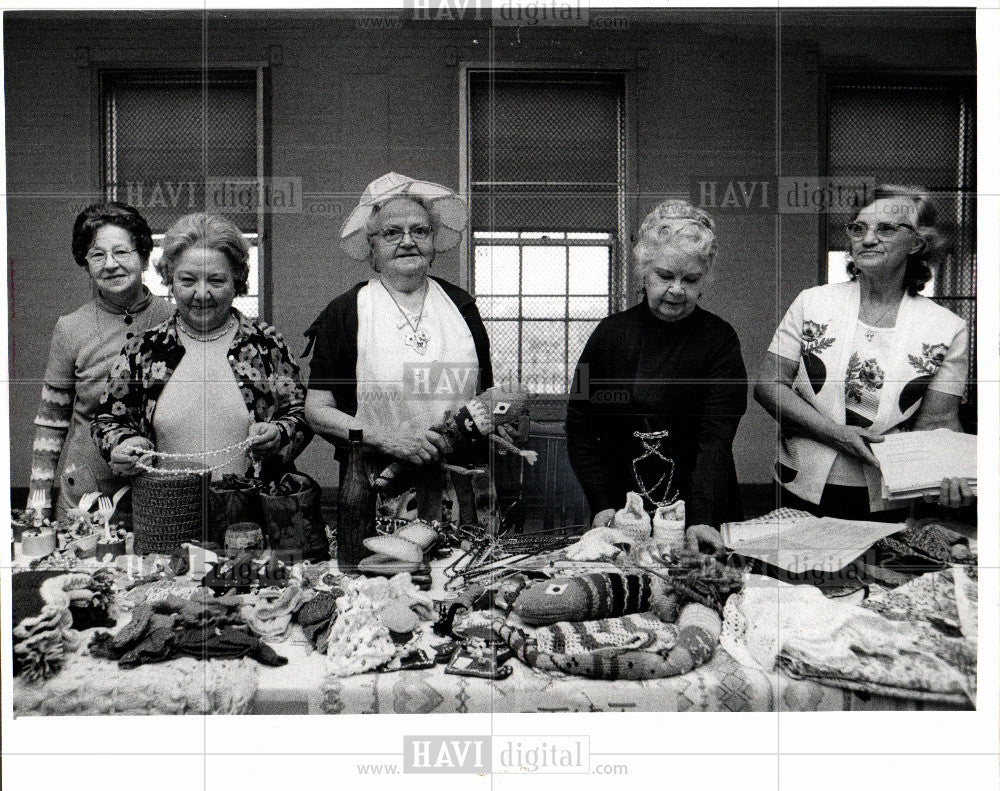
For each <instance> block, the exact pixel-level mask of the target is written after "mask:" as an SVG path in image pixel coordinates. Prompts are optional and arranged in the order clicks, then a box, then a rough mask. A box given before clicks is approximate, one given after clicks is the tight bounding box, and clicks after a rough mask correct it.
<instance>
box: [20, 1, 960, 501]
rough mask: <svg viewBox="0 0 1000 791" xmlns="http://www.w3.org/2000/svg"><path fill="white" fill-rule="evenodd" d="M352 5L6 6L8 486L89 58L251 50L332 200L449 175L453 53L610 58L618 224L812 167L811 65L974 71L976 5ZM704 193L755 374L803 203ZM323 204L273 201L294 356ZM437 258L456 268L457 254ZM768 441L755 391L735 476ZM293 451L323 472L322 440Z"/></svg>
mask: <svg viewBox="0 0 1000 791" xmlns="http://www.w3.org/2000/svg"><path fill="white" fill-rule="evenodd" d="M371 13H373V12H366V11H357V12H349V11H338V12H332V11H331V12H326V13H320V12H225V13H222V12H218V13H211V14H208V15H202V14H197V13H192V14H187V13H180V12H172V13H166V12H158V13H86V14H83V13H81V14H29V13H13V12H8V13H6V14H5V16H4V52H5V90H6V113H7V115H6V134H7V179H8V183H7V201H8V202H7V207H8V218H7V220H8V239H7V253H8V264H9V270H8V274H9V287H10V317H9V320H10V348H9V361H10V378H11V384H10V388H11V482H12V484H13V485H15V486H25V485H26V484H27V480H28V472H29V469H28V468H29V461H30V454H31V440H32V436H33V426H32V419H33V418H34V415H35V411H36V408H37V403H38V396H39V392H40V387H41V376H42V374H43V372H44V369H45V362H46V358H47V354H48V344H49V338H50V336H51V332H52V328H53V326H54V324H55V321H56V318H57V317H58V316H59V315H61V314H64V313H68V312H70V311H71V310H73V309H75V308H76V307H77V306H78V305H80V304H81V303H83V302H84V301H86V300H87V299H88V295H89V290H88V280H87V277H86V275H85V273H84V272H82V271H79V270H78V268H77V267H76V265H75V264H74V263H73V261H72V258H71V256H70V251H69V246H70V235H71V226H72V222H73V219H74V217H75V216H76V213H77V212H78V211H79V210H80V209H81V208H82V207H83V206H85V205H87V204H88V203H90V202H92V201H94V200H99V199H101V198H102V197H103V196H102V194H101V181H100V178H101V146H100V123H99V105H98V95H97V74H98V71H99V69H101V68H108V67H165V68H170V67H174V68H176V67H195V68H198V67H201V66H202V65H204V66H207V67H209V68H211V67H213V66H235V65H245V66H250V67H256V66H258V65H264V66H266V67H267V70H266V78H267V82H268V96H269V100H268V114H267V120H266V123H267V127H268V129H267V134H268V138H269V143H270V144H269V148H268V151H267V154H268V157H269V162H268V168H267V169H268V171H269V173H270V175H273V176H292V177H300V178H301V179H302V183H303V190H304V192H305V193H306V194H307V195H308V194H313V195H319V196H326V198H320V199H321V200H325V201H326V202H329V203H331V204H337V203H339V204H340V206H341V208H342V209H343V210H346V211H349V210H350V209H351V208H352V207H353V205H354V203H356V201H357V198H358V196H359V195H360V192H361V190H362V189H363V188H364V186H365V185H366V184H367V183H368V182H369V181H370V180H371V179H373V178H374V177H376V176H378V175H381V174H383V173H385V172H387V171H390V170H395V171H397V172H400V173H405V174H408V175H413V176H418V177H421V178H424V179H428V180H431V181H438V182H441V183H444V184H448V185H452V186H455V187H457V186H458V184H459V180H460V173H461V162H460V152H459V141H460V129H461V119H460V105H459V100H460V97H459V94H460V84H461V83H460V73H461V65H462V64H464V63H468V64H477V65H485V64H488V63H490V62H492V63H495V64H497V65H499V66H504V65H526V64H527V65H530V64H535V65H538V66H540V67H541V66H551V67H562V68H581V67H582V68H607V69H618V70H622V71H624V72H626V74H627V76H628V85H629V90H628V99H627V102H628V118H627V124H628V130H629V148H628V165H629V174H630V175H629V188H630V191H631V195H630V200H629V216H628V225H629V228H630V229H631V230H632V231H633V232H634V230H635V229H636V228H637V227H638V224H639V222H641V219H642V216H644V214H645V213H646V212H647V211H648V210H649V209H651V208H652V207H653V206H654V205H656V203H658V202H659V200H661V199H662V198H663V197H665V196H667V195H671V194H683V195H686V196H691V197H694V198H696V199H697V197H698V193H697V187H696V185H697V184H698V183H699V182H701V181H717V182H722V183H723V184H724V183H727V182H729V181H734V180H741V179H742V180H748V181H749V180H755V179H760V178H770V179H773V178H774V177H775V176H776V175H778V174H782V175H805V176H810V175H817V174H819V173H820V169H821V167H822V162H823V151H822V148H821V144H822V143H821V141H822V135H821V132H822V128H821V111H822V93H823V84H824V77H825V75H827V74H828V73H831V72H839V71H859V72H918V73H956V72H962V73H971V72H972V71H973V70H974V68H975V22H974V13H973V12H972V11H969V10H959V9H955V10H943V11H942V10H929V9H917V10H907V9H888V10H870V9H862V8H854V9H850V10H849V11H838V10H833V11H813V10H808V9H796V10H788V11H782V12H781V13H780V14H778V13H777V12H775V11H773V10H771V11H767V10H760V11H756V10H739V11H731V10H725V9H714V10H711V9H706V10H676V11H667V10H662V11H657V10H650V9H645V10H641V11H640V10H629V9H614V10H611V11H608V12H607V14H608V15H609V16H612V17H614V18H617V19H624V20H626V23H627V25H628V27H627V29H625V30H615V29H609V28H606V29H598V28H588V27H541V26H536V27H533V28H525V27H522V28H514V27H492V26H491V25H490V24H489V22H488V21H484V20H476V19H466V20H460V21H450V22H442V21H437V22H435V21H414V20H412V19H404V18H402V14H403V13H404V12H402V11H400V12H396V15H394V14H393V13H392V12H378V16H380V17H385V18H388V19H390V20H391V21H390V23H388V27H385V26H383V27H380V28H379V29H363V27H362V25H365V24H370V23H367V22H364V21H363V20H366V19H368V18H369V17H370V15H371ZM600 15H601V12H600V11H598V10H596V9H591V17H592V18H593V17H595V16H600ZM203 56H204V57H205V58H207V60H204V61H203ZM307 203H308V201H307ZM709 210H710V211H712V212H713V213H714V215H715V217H716V220H717V226H718V237H719V246H720V253H719V258H718V264H717V276H716V278H715V282H714V284H713V285H712V287H711V289H710V290H709V291H708V293H707V294H706V297H705V298H704V300H703V304H704V306H705V307H706V308H708V309H709V310H712V311H714V312H716V313H718V314H719V315H721V316H722V317H723V318H725V319H727V320H728V321H729V322H730V323H731V324H732V325H733V326H734V327H735V329H736V331H737V333H738V334H739V336H740V339H741V341H742V344H743V354H744V358H745V360H746V362H747V366H748V368H749V369H750V371H751V373H753V372H754V371H755V370H756V368H757V366H758V365H759V362H760V359H761V357H762V355H763V352H764V350H765V348H766V346H767V344H768V342H769V340H770V338H771V334H772V333H773V331H774V327H775V325H776V324H777V322H778V320H779V319H780V317H781V315H782V314H783V312H784V310H785V308H786V307H787V305H788V304H789V303H790V301H791V299H792V298H793V297H794V296H795V294H796V293H797V292H798V291H800V290H801V289H803V288H805V287H808V286H812V285H816V284H817V283H818V282H820V261H821V251H820V249H819V221H818V219H817V218H816V217H815V216H811V215H781V216H780V217H779V216H776V215H775V213H774V210H773V208H770V209H769V208H766V207H764V208H762V207H760V206H751V207H749V208H745V207H744V208H719V209H712V208H710V209H709ZM342 221H343V215H342V214H340V215H338V214H337V213H336V212H335V211H332V212H324V213H309V212H303V213H298V214H274V215H271V217H270V239H269V240H265V244H269V246H270V252H271V259H272V267H271V277H270V280H271V284H272V289H273V291H272V295H273V296H272V304H273V312H272V315H271V318H272V320H273V322H274V323H275V324H277V326H278V327H279V328H280V329H281V330H282V331H283V332H284V334H285V336H286V339H287V340H288V341H289V342H290V345H291V347H292V349H293V351H295V352H296V353H298V352H300V351H301V349H302V347H303V345H304V343H303V340H302V335H301V333H302V332H303V330H305V328H306V327H307V326H308V325H309V324H310V323H311V322H312V320H313V319H314V318H315V316H316V315H317V313H318V312H319V311H320V310H321V309H322V308H323V307H324V306H325V305H326V303H327V302H328V301H329V300H330V299H331V298H332V297H334V296H336V295H337V294H339V293H341V292H343V291H344V290H345V289H347V288H348V287H350V286H351V285H353V284H354V283H355V282H357V281H359V280H362V279H365V278H367V277H368V276H369V272H368V270H367V268H366V266H365V265H363V264H359V263H356V262H351V261H349V260H348V259H345V258H344V256H342V255H341V254H340V253H339V252H338V251H337V246H336V241H337V232H338V230H339V226H340V223H341V222H342ZM434 271H435V273H436V274H438V275H441V276H443V277H445V278H448V279H450V280H452V281H454V282H456V283H460V284H463V283H465V277H466V265H465V264H464V263H463V261H462V260H461V257H460V254H459V253H458V252H457V251H453V252H450V253H447V254H444V255H442V256H440V257H439V259H438V261H437V262H435V266H434ZM630 283H631V285H632V286H634V282H633V281H630ZM630 293H634V288H633V289H631V291H630ZM632 301H634V297H633V299H632ZM304 374H305V375H307V366H306V369H305V370H304ZM774 443H775V426H774V423H773V422H772V421H771V420H770V418H768V417H767V416H766V415H765V414H764V413H763V411H762V410H760V409H759V407H757V406H756V405H753V404H752V405H751V406H750V409H749V411H748V413H747V416H746V417H745V418H744V420H743V423H742V425H741V429H740V433H739V436H738V438H737V443H736V458H737V466H738V471H739V474H740V479H741V481H743V482H744V483H763V482H765V481H767V480H769V477H770V472H769V471H770V466H771V462H772V456H773V449H774ZM300 466H301V467H302V468H303V469H304V470H305V471H307V472H309V473H310V474H312V475H314V476H315V477H317V478H318V479H319V480H320V481H321V482H322V483H324V484H326V485H331V484H333V483H335V478H334V475H333V470H334V468H333V462H332V453H331V452H330V448H329V446H327V445H326V443H324V442H323V441H321V440H315V441H314V442H313V444H312V445H311V446H310V448H309V449H307V450H306V452H305V454H304V455H303V457H302V461H301V464H300Z"/></svg>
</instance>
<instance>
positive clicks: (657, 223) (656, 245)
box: [633, 199, 717, 274]
mask: <svg viewBox="0 0 1000 791" xmlns="http://www.w3.org/2000/svg"><path fill="white" fill-rule="evenodd" d="M665 248H666V249H675V250H682V251H683V252H685V253H688V254H689V255H693V256H694V257H695V258H697V259H699V260H700V261H701V262H702V263H703V264H704V266H705V270H706V272H707V271H710V270H711V269H712V264H713V263H715V253H716V250H717V245H716V243H715V221H714V220H712V217H711V216H710V215H709V213H708V212H706V211H705V210H704V209H699V208H698V207H697V206H694V205H693V204H691V203H688V202H687V201H685V200H677V199H669V200H665V201H663V203H661V204H660V205H659V206H657V207H656V208H655V209H653V210H652V211H651V212H650V213H649V214H647V215H646V219H645V220H643V223H642V226H641V227H640V228H639V240H638V241H637V242H636V245H635V248H634V251H633V252H634V254H635V266H636V269H638V270H639V273H640V274H642V273H643V272H644V271H645V270H646V267H647V266H648V265H649V263H650V262H651V261H652V260H653V259H654V258H656V257H657V255H658V254H659V253H660V252H661V251H662V250H664V249H665Z"/></svg>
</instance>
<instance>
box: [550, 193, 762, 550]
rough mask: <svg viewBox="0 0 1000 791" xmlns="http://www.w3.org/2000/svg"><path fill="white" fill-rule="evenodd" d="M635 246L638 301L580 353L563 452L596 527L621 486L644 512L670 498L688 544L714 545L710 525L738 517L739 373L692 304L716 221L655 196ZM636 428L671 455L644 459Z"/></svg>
mask: <svg viewBox="0 0 1000 791" xmlns="http://www.w3.org/2000/svg"><path fill="white" fill-rule="evenodd" d="M634 252H635V268H636V274H637V276H638V278H639V280H640V282H641V284H642V292H643V299H642V301H641V302H640V303H639V304H637V305H635V306H634V307H632V308H629V309H628V310H626V311H624V312H622V313H618V314H615V315H613V316H608V317H607V318H606V319H604V320H603V321H601V323H600V324H598V325H597V327H596V328H595V330H594V332H593V334H592V335H591V336H590V339H589V340H588V341H587V345H586V347H585V348H584V350H583V353H582V354H581V355H580V361H579V364H578V369H577V375H578V377H579V381H581V382H582V381H587V382H588V383H589V397H588V398H587V399H570V401H569V407H568V411H567V417H566V434H567V438H568V441H569V457H570V462H571V464H572V465H573V469H574V471H575V472H576V476H577V478H578V479H579V481H580V484H581V485H582V487H583V490H584V493H585V494H586V496H587V500H588V502H589V504H590V508H591V512H592V514H593V524H594V526H600V525H603V524H606V523H607V522H608V521H609V519H610V518H611V517H612V516H613V515H614V512H615V510H616V509H619V508H621V507H622V506H623V505H624V503H625V495H626V493H627V492H629V491H638V492H641V493H642V494H643V499H644V506H645V508H646V509H647V510H650V509H652V508H653V507H654V504H655V503H662V502H664V501H666V500H668V499H671V498H672V497H674V496H679V497H680V499H683V500H684V501H685V505H686V519H687V527H688V540H689V542H690V543H697V542H698V541H708V543H711V544H715V545H719V546H721V539H720V538H719V537H718V533H717V531H716V528H718V527H719V525H720V524H721V523H722V522H726V521H732V520H734V519H741V518H742V506H741V503H740V496H739V487H738V484H737V480H736V468H735V464H734V462H733V450H732V446H733V439H734V437H735V436H736V430H737V427H738V426H739V422H740V418H741V417H742V416H743V413H744V412H745V411H746V404H747V400H746V399H747V381H746V368H745V366H744V364H743V357H742V354H741V352H740V342H739V338H737V336H736V332H735V331H734V330H733V328H732V327H731V326H730V325H729V324H728V323H727V322H726V321H724V320H723V319H721V318H720V317H718V316H716V315H715V314H713V313H709V312H708V311H706V310H704V309H703V308H701V307H699V306H698V301H699V299H701V297H702V295H703V293H704V291H705V289H706V288H707V286H708V284H709V282H710V280H711V276H712V268H713V264H714V262H715V255H716V241H715V223H714V222H713V221H712V218H711V217H710V216H709V215H708V214H707V213H706V212H705V211H703V210H702V209H699V208H697V207H696V206H692V205H691V204H690V203H687V202H686V201H680V200H667V201H664V202H662V203H661V204H660V205H659V206H657V207H656V208H655V209H653V211H651V212H650V213H649V215H648V216H647V217H646V219H645V221H644V222H643V224H642V227H641V228H640V229H639V240H638V242H637V244H636V246H635V251H634ZM636 432H640V433H644V434H657V433H662V432H665V436H662V437H661V438H659V439H657V440H656V441H655V442H652V444H654V445H656V447H658V449H659V453H660V454H661V455H662V456H663V457H665V458H666V459H671V460H672V461H673V465H671V464H669V463H668V462H666V461H664V459H663V458H661V457H660V456H657V455H647V456H646V458H645V459H642V458H641V457H642V456H644V455H645V454H646V452H647V449H646V447H645V446H644V445H643V443H642V440H641V439H640V438H637V437H636V436H635V433H636ZM636 459H640V461H638V462H636V463H635V464H633V462H635V460H636Z"/></svg>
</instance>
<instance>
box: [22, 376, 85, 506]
mask: <svg viewBox="0 0 1000 791" xmlns="http://www.w3.org/2000/svg"><path fill="white" fill-rule="evenodd" d="M73 395H74V391H73V389H72V388H58V387H53V386H52V385H49V384H45V385H42V400H41V402H40V403H39V405H38V414H37V415H36V416H35V440H34V442H33V443H32V446H31V480H30V482H29V484H28V486H29V492H30V493H35V492H41V493H42V496H43V498H44V500H45V509H46V510H49V509H51V508H52V486H53V484H54V483H55V477H56V468H57V467H58V466H59V456H60V454H61V453H62V449H63V445H64V444H65V442H66V435H67V434H68V433H69V426H70V422H71V421H72V418H73ZM29 496H30V494H29Z"/></svg>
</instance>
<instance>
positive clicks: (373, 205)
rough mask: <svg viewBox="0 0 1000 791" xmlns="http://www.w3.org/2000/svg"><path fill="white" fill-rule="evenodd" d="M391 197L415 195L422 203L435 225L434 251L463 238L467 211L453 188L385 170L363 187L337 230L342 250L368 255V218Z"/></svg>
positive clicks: (356, 255) (358, 257)
mask: <svg viewBox="0 0 1000 791" xmlns="http://www.w3.org/2000/svg"><path fill="white" fill-rule="evenodd" d="M391 198H416V199H418V200H419V201H420V203H421V204H423V205H424V207H425V208H426V209H427V211H428V213H429V214H430V215H431V221H432V222H433V223H434V225H435V234H434V249H435V250H438V251H440V250H450V249H451V248H452V247H455V246H456V245H457V244H458V243H459V242H460V241H462V232H463V231H464V230H465V226H466V225H467V224H468V222H469V211H468V209H467V208H466V205H465V201H463V200H462V199H461V198H460V197H459V196H458V195H456V194H455V192H454V191H452V190H450V189H448V188H447V187H443V186H441V185H440V184H435V183H433V182H430V181H417V180H416V179H413V178H410V177H409V176H401V175H400V174H399V173H386V174H385V175H384V176H380V177H379V178H377V179H375V181H373V182H372V183H371V184H369V185H368V186H367V187H366V188H365V191H364V194H363V195H362V196H361V202H360V203H358V205H357V207H356V208H355V209H354V211H352V212H351V213H350V214H349V215H348V216H347V220H346V221H345V222H344V225H343V227H342V228H341V229H340V249H341V250H343V251H344V252H345V253H347V254H348V255H349V256H350V257H351V258H354V259H356V260H358V261H364V260H366V259H367V258H368V249H369V248H368V227H367V224H368V220H369V218H370V217H371V216H372V213H373V212H374V211H376V210H378V209H380V208H381V207H382V206H384V205H385V204H386V203H387V202H388V201H389V200H390V199H391Z"/></svg>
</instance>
